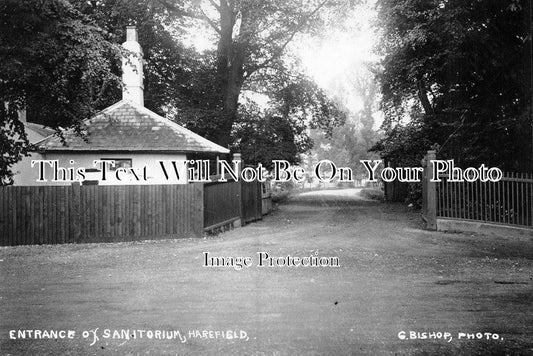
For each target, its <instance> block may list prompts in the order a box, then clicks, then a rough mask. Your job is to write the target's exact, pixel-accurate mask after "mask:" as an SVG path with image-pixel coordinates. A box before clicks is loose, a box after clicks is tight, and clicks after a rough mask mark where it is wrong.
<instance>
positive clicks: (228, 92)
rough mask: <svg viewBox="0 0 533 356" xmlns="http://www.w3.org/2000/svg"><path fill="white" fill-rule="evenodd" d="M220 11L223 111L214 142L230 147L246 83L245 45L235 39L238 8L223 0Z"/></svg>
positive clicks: (220, 72)
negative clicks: (244, 83) (243, 86)
mask: <svg viewBox="0 0 533 356" xmlns="http://www.w3.org/2000/svg"><path fill="white" fill-rule="evenodd" d="M219 12H220V24H221V28H220V30H221V33H220V41H219V43H218V51H217V72H218V77H219V81H220V95H221V100H222V105H223V110H222V115H221V117H220V118H219V119H218V120H219V125H217V128H218V132H217V135H216V138H215V141H216V142H217V143H218V144H219V145H221V146H224V147H228V146H229V144H230V143H231V140H230V134H231V129H232V126H233V123H234V122H235V120H236V117H237V109H238V103H239V95H240V92H241V89H242V85H243V82H244V70H243V66H244V56H245V44H244V43H240V42H239V41H236V40H234V39H233V27H234V26H235V22H236V16H237V14H236V13H235V10H234V9H232V8H231V7H230V6H229V5H228V3H227V1H225V0H222V1H221V2H220V8H219Z"/></svg>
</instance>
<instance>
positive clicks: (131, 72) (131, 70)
mask: <svg viewBox="0 0 533 356" xmlns="http://www.w3.org/2000/svg"><path fill="white" fill-rule="evenodd" d="M122 47H124V48H125V49H127V50H128V51H130V52H132V53H134V54H135V55H130V56H129V58H128V59H126V58H122V82H123V83H124V88H123V89H122V99H123V100H131V101H133V102H134V103H136V104H139V105H141V106H144V85H143V64H142V55H143V51H142V48H141V45H140V44H139V42H137V29H136V28H135V26H127V27H126V42H124V43H123V44H122Z"/></svg>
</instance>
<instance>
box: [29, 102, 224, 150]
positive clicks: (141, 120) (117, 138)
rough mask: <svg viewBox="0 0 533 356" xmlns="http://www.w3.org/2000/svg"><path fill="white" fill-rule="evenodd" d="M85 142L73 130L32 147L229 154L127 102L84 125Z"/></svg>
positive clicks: (160, 117)
mask: <svg viewBox="0 0 533 356" xmlns="http://www.w3.org/2000/svg"><path fill="white" fill-rule="evenodd" d="M84 124H85V125H86V128H87V134H88V136H87V141H85V140H84V138H83V137H80V136H79V135H76V133H75V132H74V130H72V129H69V130H65V131H64V132H63V136H64V138H65V143H66V145H64V144H63V143H62V142H61V138H60V137H58V136H57V135H52V136H49V137H47V138H45V139H44V140H42V141H39V142H37V143H36V144H35V145H36V146H37V147H38V148H39V149H42V150H45V151H165V152H209V153H229V150H228V149H226V148H224V147H222V146H219V145H217V144H216V143H213V142H211V141H209V140H207V139H205V138H203V137H201V136H200V135H197V134H195V133H194V132H192V131H190V130H187V129H186V128H184V127H182V126H180V125H178V124H176V123H175V122H173V121H170V120H168V119H166V118H164V117H162V116H159V115H157V114H156V113H154V112H152V111H150V110H148V109H146V108H145V107H143V106H141V105H138V104H135V103H133V102H131V101H129V100H121V101H119V102H118V103H116V104H114V105H111V106H110V107H108V108H106V109H104V110H103V111H101V112H100V113H98V114H97V115H95V116H94V117H93V118H90V119H87V120H85V121H84Z"/></svg>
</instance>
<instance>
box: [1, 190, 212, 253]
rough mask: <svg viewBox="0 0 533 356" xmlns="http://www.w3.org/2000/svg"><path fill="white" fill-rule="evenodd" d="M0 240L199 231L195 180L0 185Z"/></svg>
mask: <svg viewBox="0 0 533 356" xmlns="http://www.w3.org/2000/svg"><path fill="white" fill-rule="evenodd" d="M0 207H1V208H2V209H1V211H0V245H2V246H9V245H26V244H59V243H81V242H113V241H133V240H143V239H151V238H162V237H189V236H201V234H202V232H203V216H202V210H203V189H202V186H201V185H200V184H187V185H156V186H149V185H136V186H79V185H77V186H76V185H74V186H31V187H23V186H8V187H0Z"/></svg>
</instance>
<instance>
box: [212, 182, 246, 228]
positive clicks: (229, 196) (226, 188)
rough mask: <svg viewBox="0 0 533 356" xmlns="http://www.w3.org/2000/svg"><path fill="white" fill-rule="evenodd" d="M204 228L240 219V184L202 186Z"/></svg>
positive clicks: (217, 183) (215, 183)
mask: <svg viewBox="0 0 533 356" xmlns="http://www.w3.org/2000/svg"><path fill="white" fill-rule="evenodd" d="M203 216H204V222H203V225H204V228H206V229H209V228H212V227H216V226H218V225H220V224H224V223H226V222H231V221H232V220H236V219H239V218H240V217H241V183H239V182H214V183H205V184H204V214H203Z"/></svg>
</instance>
